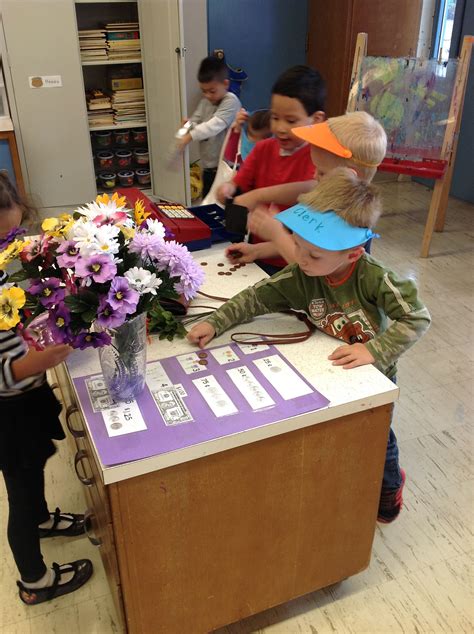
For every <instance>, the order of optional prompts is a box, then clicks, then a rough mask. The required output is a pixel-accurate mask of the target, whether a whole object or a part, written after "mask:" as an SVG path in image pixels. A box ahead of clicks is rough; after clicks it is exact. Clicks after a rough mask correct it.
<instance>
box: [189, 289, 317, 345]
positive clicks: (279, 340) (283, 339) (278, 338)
mask: <svg viewBox="0 0 474 634" xmlns="http://www.w3.org/2000/svg"><path fill="white" fill-rule="evenodd" d="M198 295H202V296H203V297H207V298H208V299H216V300H218V301H222V302H226V301H227V300H228V299H229V298H228V297H218V296H217V295H208V294H207V293H203V292H202V291H198ZM286 314H287V315H293V316H295V317H296V318H297V319H299V320H300V321H303V322H304V323H305V325H306V327H307V329H306V330H304V331H302V332H291V333H284V334H271V335H270V334H266V333H264V332H236V333H234V334H233V335H231V337H230V338H231V339H232V341H234V342H235V343H240V344H243V343H245V344H249V345H250V344H251V345H253V346H264V345H269V344H273V345H275V344H279V345H283V344H285V343H302V342H303V341H306V340H307V339H309V338H310V337H311V335H312V334H313V331H314V330H315V329H316V327H315V326H314V324H312V323H311V322H310V321H309V319H308V318H307V317H306V316H305V315H301V314H296V313H294V312H292V311H286ZM248 336H250V337H255V336H257V337H260V339H245V337H248Z"/></svg>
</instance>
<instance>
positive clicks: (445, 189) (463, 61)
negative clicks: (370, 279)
mask: <svg viewBox="0 0 474 634" xmlns="http://www.w3.org/2000/svg"><path fill="white" fill-rule="evenodd" d="M473 42H474V36H472V35H466V36H465V37H464V39H463V43H462V49H461V55H460V57H459V63H458V67H457V71H456V78H455V81H454V89H453V94H452V97H451V105H450V108H449V116H448V124H447V126H446V131H445V133H444V140H443V145H442V149H441V155H440V157H439V158H440V159H441V160H443V161H445V163H446V169H445V170H444V173H443V174H442V175H440V176H439V177H438V178H437V180H436V184H435V187H434V190H433V194H432V196H431V203H430V208H429V211H428V217H427V219H426V224H425V231H424V234H423V242H422V245H421V254H420V255H421V257H422V258H426V257H428V256H429V251H430V244H431V239H432V237H433V231H443V229H444V223H445V218H446V207H447V204H448V196H449V190H450V188H451V181H452V178H453V168H454V163H455V160H456V150H457V145H458V137H459V128H460V126H461V118H462V110H463V105H464V95H465V92H466V82H467V77H468V73H469V65H470V63H471V53H472V45H473ZM366 55H367V33H359V34H358V36H357V42H356V48H355V53H354V62H353V64H352V74H351V83H350V90H349V99H348V102H347V111H348V112H352V111H354V110H355V106H356V100H357V90H356V83H357V81H358V79H359V76H360V68H361V65H362V60H363V58H364V57H365V56H366ZM381 169H382V170H383V164H382V167H381ZM400 173H403V170H400ZM411 173H414V172H413V169H412V170H411ZM419 175H420V176H423V174H422V173H420V174H419Z"/></svg>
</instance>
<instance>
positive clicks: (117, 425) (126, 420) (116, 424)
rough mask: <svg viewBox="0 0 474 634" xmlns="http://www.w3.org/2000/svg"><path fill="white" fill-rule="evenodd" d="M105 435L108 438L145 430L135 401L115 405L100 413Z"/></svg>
mask: <svg viewBox="0 0 474 634" xmlns="http://www.w3.org/2000/svg"><path fill="white" fill-rule="evenodd" d="M102 416H103V418H104V422H105V426H106V428H107V433H108V434H109V436H110V437H113V436H122V435H123V434H133V433H134V432H137V431H143V430H144V429H146V428H147V426H146V424H145V421H144V420H143V416H142V413H141V412H140V408H139V407H138V403H137V402H136V401H126V402H124V403H116V404H115V405H114V407H111V408H110V409H106V410H104V411H103V412H102Z"/></svg>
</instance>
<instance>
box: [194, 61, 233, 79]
mask: <svg viewBox="0 0 474 634" xmlns="http://www.w3.org/2000/svg"><path fill="white" fill-rule="evenodd" d="M228 77H229V70H228V68H227V64H226V63H225V61H224V60H223V59H219V58H218V57H215V56H214V55H210V56H209V57H205V58H204V59H203V60H202V62H201V64H200V66H199V70H198V76H197V78H198V82H199V83H200V84H208V83H209V82H210V81H225V80H226V79H228Z"/></svg>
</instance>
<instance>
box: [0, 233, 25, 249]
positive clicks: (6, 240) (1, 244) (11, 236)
mask: <svg viewBox="0 0 474 634" xmlns="http://www.w3.org/2000/svg"><path fill="white" fill-rule="evenodd" d="M24 233H26V229H22V228H21V227H13V229H10V231H9V232H8V233H7V235H6V236H4V237H3V238H1V239H0V251H3V249H5V248H6V247H7V246H8V245H9V244H11V243H12V242H13V241H14V240H16V239H17V238H18V236H22V235H23V234H24Z"/></svg>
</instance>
